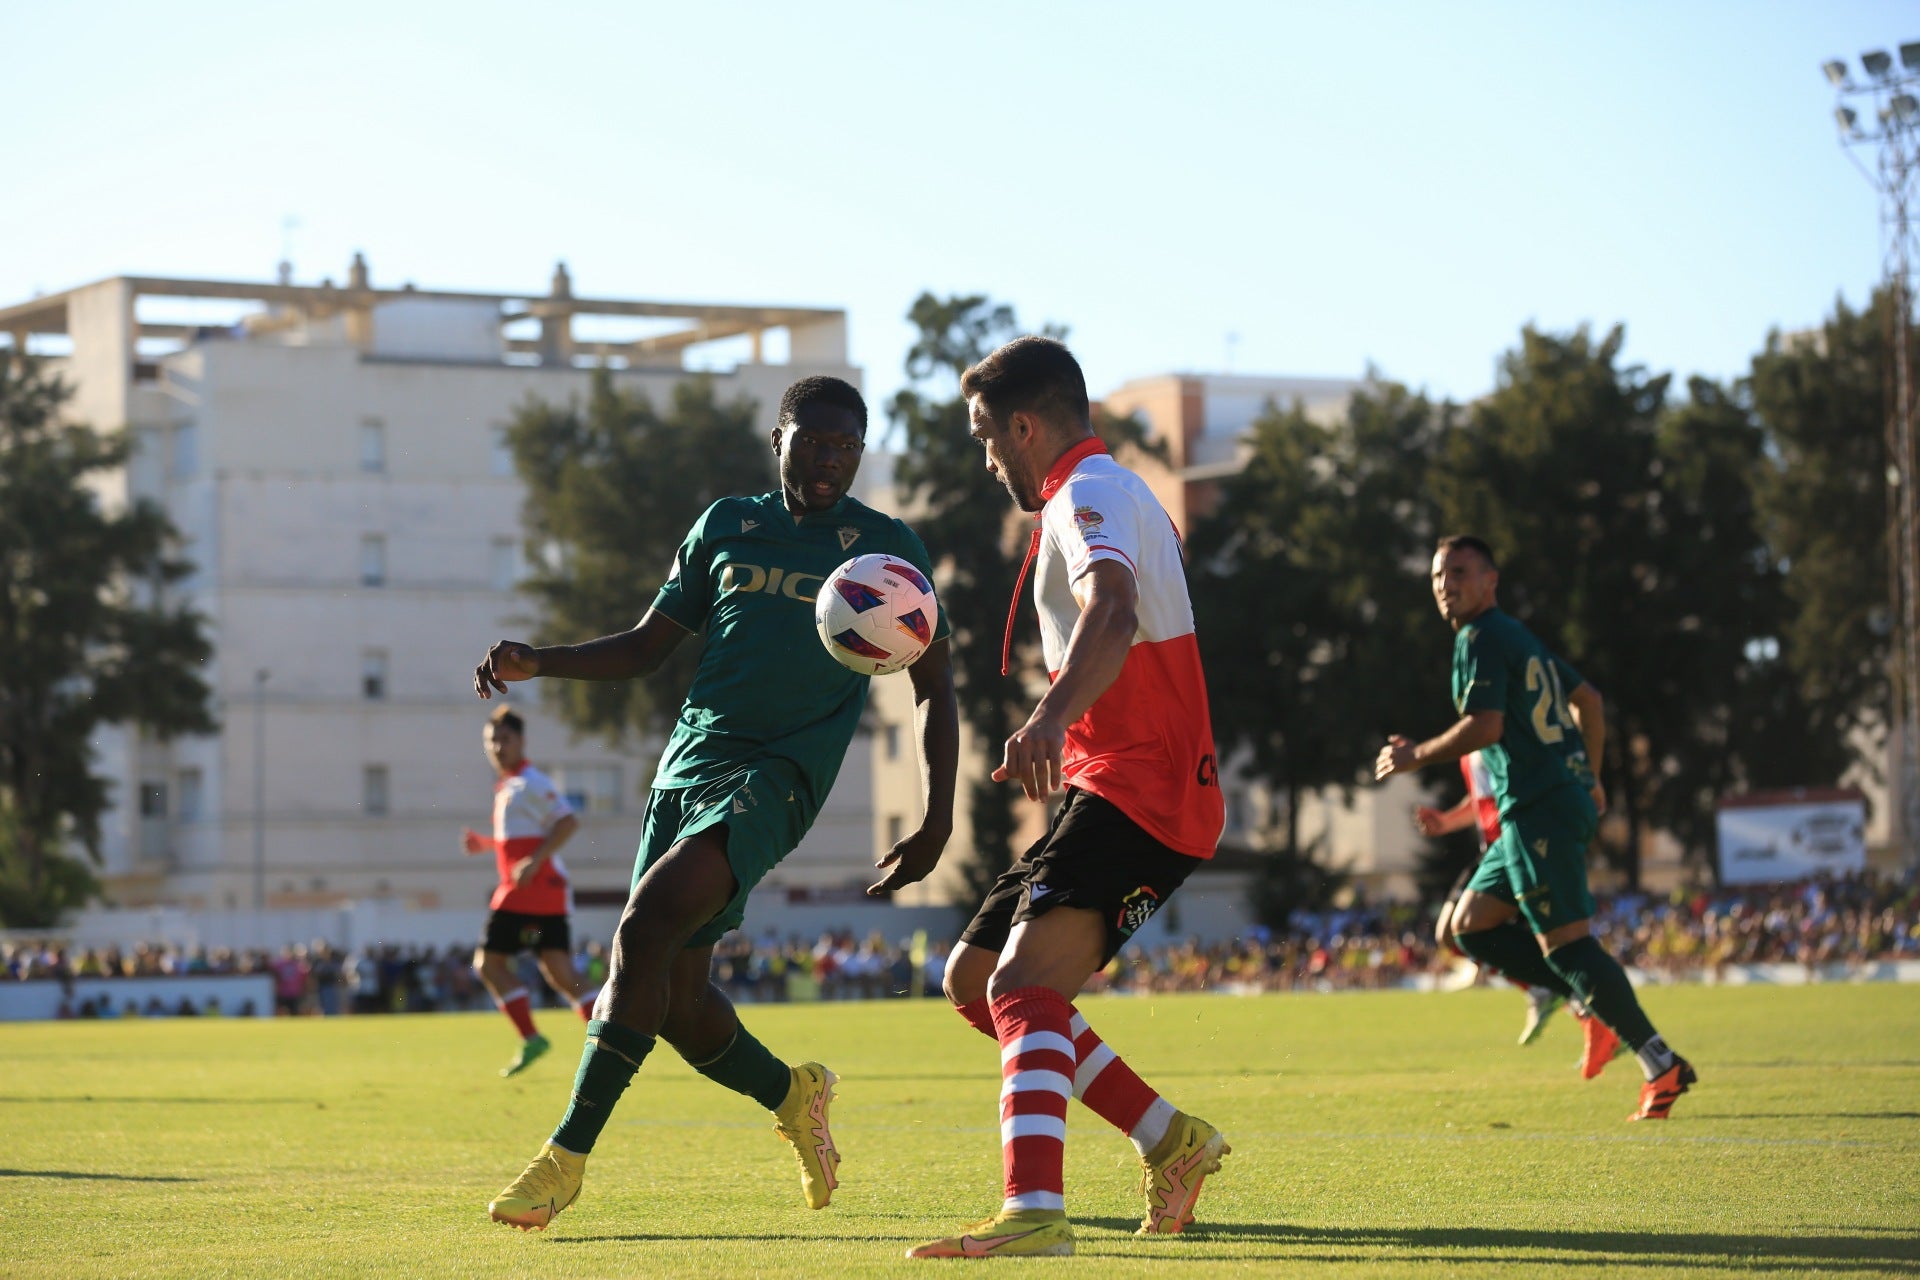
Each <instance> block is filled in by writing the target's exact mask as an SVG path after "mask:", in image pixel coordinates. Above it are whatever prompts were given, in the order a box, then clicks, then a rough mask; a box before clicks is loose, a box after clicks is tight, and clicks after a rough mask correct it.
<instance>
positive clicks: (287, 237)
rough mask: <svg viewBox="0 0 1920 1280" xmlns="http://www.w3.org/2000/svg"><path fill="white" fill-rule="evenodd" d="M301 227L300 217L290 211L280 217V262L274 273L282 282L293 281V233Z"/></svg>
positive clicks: (288, 282) (275, 277)
mask: <svg viewBox="0 0 1920 1280" xmlns="http://www.w3.org/2000/svg"><path fill="white" fill-rule="evenodd" d="M299 228H300V219H298V218H296V217H294V216H293V215H292V214H290V213H289V214H287V215H286V216H285V217H283V218H281V219H280V264H279V266H278V267H277V268H276V269H275V270H274V273H273V275H274V279H275V280H277V281H279V282H280V283H281V284H292V283H293V233H294V232H295V231H297V230H299Z"/></svg>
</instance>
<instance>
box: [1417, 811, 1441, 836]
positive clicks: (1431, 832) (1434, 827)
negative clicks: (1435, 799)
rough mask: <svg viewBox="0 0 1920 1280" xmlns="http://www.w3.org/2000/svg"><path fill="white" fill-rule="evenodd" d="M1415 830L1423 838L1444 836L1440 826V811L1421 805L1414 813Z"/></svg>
mask: <svg viewBox="0 0 1920 1280" xmlns="http://www.w3.org/2000/svg"><path fill="white" fill-rule="evenodd" d="M1413 829H1414V830H1415V831H1418V832H1419V833H1420V834H1421V835H1423V836H1437V835H1441V834H1443V832H1442V830H1441V826H1440V811H1439V810H1438V809H1431V808H1428V807H1427V806H1426V805H1424V804H1423V805H1419V806H1417V807H1415V809H1414V811H1413Z"/></svg>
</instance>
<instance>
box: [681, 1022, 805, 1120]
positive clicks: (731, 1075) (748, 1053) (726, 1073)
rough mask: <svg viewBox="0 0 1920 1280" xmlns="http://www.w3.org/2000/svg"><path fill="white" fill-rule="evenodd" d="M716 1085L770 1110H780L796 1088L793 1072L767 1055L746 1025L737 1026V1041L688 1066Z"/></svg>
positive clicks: (735, 1036)
mask: <svg viewBox="0 0 1920 1280" xmlns="http://www.w3.org/2000/svg"><path fill="white" fill-rule="evenodd" d="M687 1065H688V1066H690V1067H692V1068H693V1069H694V1070H695V1071H698V1072H699V1073H700V1074H701V1075H703V1076H705V1077H706V1078H707V1079H709V1080H711V1081H713V1082H714V1083H715V1084H719V1085H725V1086H726V1087H727V1088H729V1089H731V1090H733V1091H734V1092H735V1093H744V1094H746V1095H747V1096H748V1097H749V1098H752V1099H753V1100H754V1101H755V1102H757V1103H759V1104H760V1105H761V1106H763V1107H765V1108H766V1109H767V1110H769V1111H778V1110H779V1109H780V1104H781V1103H782V1102H785V1101H786V1100H787V1091H788V1090H790V1089H791V1088H792V1087H793V1070H792V1068H790V1067H788V1066H787V1064H786V1063H784V1062H782V1061H780V1059H778V1058H776V1057H774V1056H773V1055H772V1054H771V1053H768V1052H767V1047H766V1046H765V1045H763V1044H761V1043H760V1042H759V1041H758V1040H756V1039H754V1038H753V1033H752V1032H751V1031H748V1030H747V1029H746V1028H745V1027H744V1026H735V1027H734V1029H733V1039H731V1040H729V1041H727V1047H726V1048H724V1049H722V1050H721V1051H720V1052H719V1053H717V1054H715V1055H714V1056H713V1057H711V1058H708V1059H707V1060H706V1061H705V1062H692V1061H689V1062H688V1063H687Z"/></svg>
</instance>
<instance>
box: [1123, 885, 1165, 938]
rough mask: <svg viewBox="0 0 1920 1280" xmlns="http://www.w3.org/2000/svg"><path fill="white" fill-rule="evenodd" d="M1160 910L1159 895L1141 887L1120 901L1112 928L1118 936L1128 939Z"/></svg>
mask: <svg viewBox="0 0 1920 1280" xmlns="http://www.w3.org/2000/svg"><path fill="white" fill-rule="evenodd" d="M1159 908H1160V895H1159V894H1157V893H1155V892H1154V891H1153V890H1152V889H1150V888H1148V887H1147V886H1146V885H1144V884H1143V885H1141V886H1140V887H1139V888H1138V889H1135V890H1134V891H1133V892H1132V893H1129V894H1128V895H1127V896H1126V897H1124V898H1122V899H1120V914H1119V915H1118V917H1116V918H1115V920H1114V922H1113V923H1114V927H1115V928H1116V929H1118V930H1119V931H1120V936H1121V937H1123V938H1130V937H1132V936H1133V934H1134V931H1135V930H1137V929H1138V928H1139V927H1140V926H1141V925H1143V924H1145V923H1146V922H1147V917H1148V916H1151V915H1152V914H1153V913H1154V912H1155V911H1157V910H1159Z"/></svg>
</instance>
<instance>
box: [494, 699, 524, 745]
mask: <svg viewBox="0 0 1920 1280" xmlns="http://www.w3.org/2000/svg"><path fill="white" fill-rule="evenodd" d="M487 723H488V724H490V725H492V726H493V727H494V728H496V729H505V730H507V731H508V732H509V733H513V734H517V735H518V736H520V737H522V738H524V737H526V736H527V722H526V721H524V720H522V719H521V718H520V713H519V712H518V711H515V710H514V709H513V708H512V707H511V706H510V705H508V704H507V703H504V702H503V703H501V704H500V705H499V706H497V707H495V708H494V709H493V714H492V715H490V716H488V717H487Z"/></svg>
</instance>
